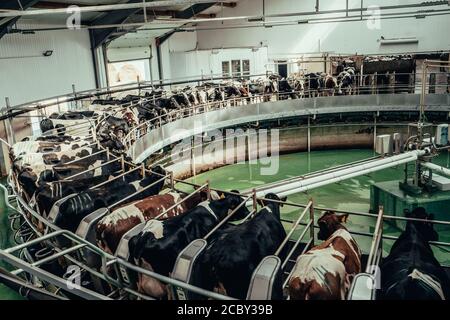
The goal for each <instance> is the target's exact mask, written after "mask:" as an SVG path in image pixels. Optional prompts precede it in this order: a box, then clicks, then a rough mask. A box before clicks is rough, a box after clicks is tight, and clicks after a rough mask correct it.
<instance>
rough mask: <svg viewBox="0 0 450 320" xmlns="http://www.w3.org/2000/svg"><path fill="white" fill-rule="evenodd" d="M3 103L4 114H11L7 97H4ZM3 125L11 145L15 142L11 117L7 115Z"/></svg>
mask: <svg viewBox="0 0 450 320" xmlns="http://www.w3.org/2000/svg"><path fill="white" fill-rule="evenodd" d="M5 103H6V110H7V112H6V114H9V115H10V114H11V110H10V108H11V103H10V102H9V97H6V98H5ZM5 127H6V135H7V140H8V143H9V144H10V145H13V144H14V143H16V139H15V137H14V131H13V129H12V120H11V117H9V118H8V120H7V121H6V124H5Z"/></svg>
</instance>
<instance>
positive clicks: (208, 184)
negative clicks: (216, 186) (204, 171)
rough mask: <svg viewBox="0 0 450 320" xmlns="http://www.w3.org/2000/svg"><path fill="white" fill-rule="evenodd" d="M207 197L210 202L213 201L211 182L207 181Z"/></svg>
mask: <svg viewBox="0 0 450 320" xmlns="http://www.w3.org/2000/svg"><path fill="white" fill-rule="evenodd" d="M206 196H207V198H208V201H211V185H210V183H209V180H206Z"/></svg>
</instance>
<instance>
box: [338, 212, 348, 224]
mask: <svg viewBox="0 0 450 320" xmlns="http://www.w3.org/2000/svg"><path fill="white" fill-rule="evenodd" d="M348 216H349V214H348V213H345V214H341V215H340V216H337V218H338V220H339V222H340V223H347V220H348Z"/></svg>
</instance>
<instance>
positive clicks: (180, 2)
mask: <svg viewBox="0 0 450 320" xmlns="http://www.w3.org/2000/svg"><path fill="white" fill-rule="evenodd" d="M232 1H234V0H221V2H232ZM198 3H211V0H165V1H151V2H143V1H142V2H135V3H122V4H107V5H98V6H86V7H79V8H77V11H76V12H77V13H78V12H79V13H84V12H99V11H114V10H124V9H136V10H138V9H144V8H158V7H170V6H186V5H192V4H198ZM68 10H69V11H68ZM68 13H73V12H70V7H69V8H62V9H36V10H9V11H6V12H0V18H1V17H20V16H35V15H43V14H68Z"/></svg>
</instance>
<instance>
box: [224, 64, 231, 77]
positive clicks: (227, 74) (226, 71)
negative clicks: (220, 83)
mask: <svg viewBox="0 0 450 320" xmlns="http://www.w3.org/2000/svg"><path fill="white" fill-rule="evenodd" d="M222 77H224V78H229V77H230V61H222Z"/></svg>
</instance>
